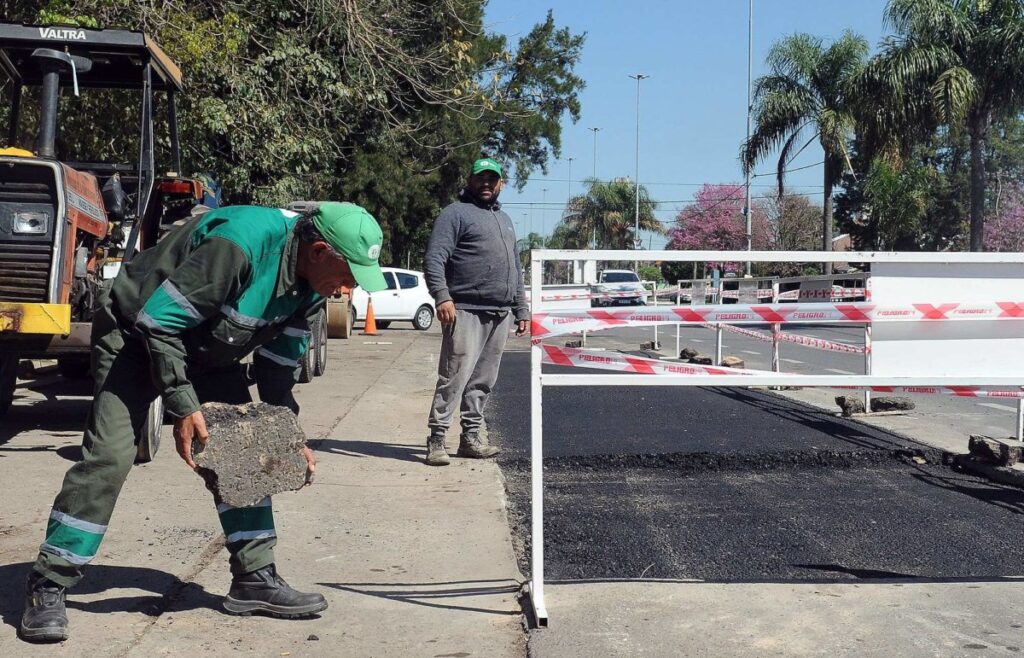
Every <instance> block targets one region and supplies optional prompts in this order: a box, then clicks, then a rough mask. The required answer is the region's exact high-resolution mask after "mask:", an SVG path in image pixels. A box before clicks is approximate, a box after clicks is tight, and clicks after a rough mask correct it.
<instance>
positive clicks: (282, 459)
mask: <svg viewBox="0 0 1024 658" xmlns="http://www.w3.org/2000/svg"><path fill="white" fill-rule="evenodd" d="M202 412H203V417H204V418H205V420H206V429H207V430H208V431H209V433H210V440H209V442H208V443H207V444H206V447H205V448H204V449H203V450H202V452H199V453H197V454H196V455H195V462H196V467H197V469H196V471H197V472H198V473H199V475H200V476H201V477H202V478H203V481H204V482H206V488H207V489H209V490H210V491H212V492H213V496H214V498H215V499H216V501H217V503H218V504H220V503H226V504H228V505H231V506H232V507H248V506H250V505H255V504H256V503H258V502H259V501H260V500H262V499H263V498H265V497H266V496H270V495H273V494H276V493H280V492H282V491H295V490H297V489H301V488H302V487H303V485H305V484H306V459H305V457H303V455H302V449H303V448H304V447H305V445H306V435H305V433H304V432H303V431H302V428H301V427H299V421H298V419H297V418H296V417H295V414H293V413H292V412H291V410H290V409H288V408H286V407H275V406H273V405H269V404H266V403H263V402H250V403H249V404H240V405H232V404H222V403H219V402H208V403H206V404H204V405H203V406H202ZM193 445H197V444H193Z"/></svg>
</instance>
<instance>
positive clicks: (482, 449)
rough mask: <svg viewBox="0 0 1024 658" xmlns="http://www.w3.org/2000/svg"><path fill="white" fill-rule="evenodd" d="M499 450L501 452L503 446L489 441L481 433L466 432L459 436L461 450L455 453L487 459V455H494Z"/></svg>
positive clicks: (472, 457) (461, 455)
mask: <svg viewBox="0 0 1024 658" xmlns="http://www.w3.org/2000/svg"><path fill="white" fill-rule="evenodd" d="M499 452H501V448H499V447H498V446H492V445H490V444H489V443H487V439H485V438H483V437H481V436H480V434H479V433H477V432H464V433H463V434H462V436H460V437H459V451H458V452H457V453H455V454H456V455H457V456H459V457H469V458H470V459H486V458H487V457H493V456H494V455H496V454H498V453H499Z"/></svg>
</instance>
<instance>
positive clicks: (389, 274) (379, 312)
mask: <svg viewBox="0 0 1024 658" xmlns="http://www.w3.org/2000/svg"><path fill="white" fill-rule="evenodd" d="M380 269H381V271H382V272H383V273H384V280H385V281H387V284H388V289H387V290H381V291H380V292H375V293H372V294H373V317H374V319H375V320H376V322H377V328H378V329H387V328H388V326H389V325H390V324H391V323H392V322H399V321H401V322H412V326H413V327H415V328H417V329H419V330H420V331H426V330H427V329H429V328H430V325H432V324H433V323H434V299H433V298H432V297H431V296H430V293H429V292H427V282H426V281H425V280H424V279H423V272H416V271H414V270H400V269H397V268H394V267H382V268H380ZM368 297H369V295H367V293H366V291H365V290H363V289H362V288H359V287H356V288H355V289H354V290H353V291H352V311H353V312H354V313H355V318H357V319H359V320H365V319H366V302H367V298H368Z"/></svg>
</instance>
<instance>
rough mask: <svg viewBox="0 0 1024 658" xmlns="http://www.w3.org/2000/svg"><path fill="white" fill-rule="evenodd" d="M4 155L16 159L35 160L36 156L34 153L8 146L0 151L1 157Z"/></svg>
mask: <svg viewBox="0 0 1024 658" xmlns="http://www.w3.org/2000/svg"><path fill="white" fill-rule="evenodd" d="M3 155H9V156H13V157H16V158H34V157H35V155H36V154H35V153H33V152H32V151H26V150H25V149H20V148H18V147H17V146H8V147H7V148H3V149H0V156H3Z"/></svg>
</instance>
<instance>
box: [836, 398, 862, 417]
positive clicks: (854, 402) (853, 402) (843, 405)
mask: <svg viewBox="0 0 1024 658" xmlns="http://www.w3.org/2000/svg"><path fill="white" fill-rule="evenodd" d="M836 404H838V405H839V408H840V409H842V410H843V415H844V416H846V417H847V418H849V417H850V416H852V415H853V414H862V413H864V402H863V401H862V400H861V399H860V398H855V397H853V396H850V395H837V396H836Z"/></svg>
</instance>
